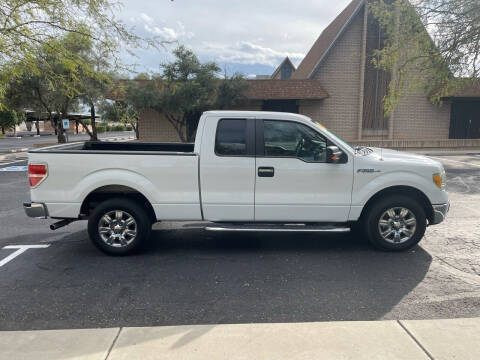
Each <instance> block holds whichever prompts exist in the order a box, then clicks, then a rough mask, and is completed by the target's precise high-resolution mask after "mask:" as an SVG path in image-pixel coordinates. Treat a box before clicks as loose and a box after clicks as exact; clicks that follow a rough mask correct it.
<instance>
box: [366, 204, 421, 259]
mask: <svg viewBox="0 0 480 360" xmlns="http://www.w3.org/2000/svg"><path fill="white" fill-rule="evenodd" d="M364 225H365V232H366V235H367V238H368V240H369V241H370V243H372V244H373V245H374V246H375V247H376V248H379V249H382V250H389V251H402V250H407V249H410V248H411V247H413V246H415V245H416V244H417V243H418V242H419V241H420V240H421V239H422V237H423V235H424V234H425V229H426V226H427V220H426V215H425V210H424V209H423V207H422V206H421V205H420V204H419V203H418V202H417V201H415V200H414V199H411V198H409V197H406V196H401V195H398V196H389V197H386V198H385V199H381V200H379V201H378V202H376V203H375V204H374V205H373V206H372V207H370V209H368V213H367V214H366V216H365V224H364Z"/></svg>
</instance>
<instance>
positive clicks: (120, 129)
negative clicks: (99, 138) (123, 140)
mask: <svg viewBox="0 0 480 360" xmlns="http://www.w3.org/2000/svg"><path fill="white" fill-rule="evenodd" d="M114 129H115V131H125V126H123V125H115V127H114Z"/></svg>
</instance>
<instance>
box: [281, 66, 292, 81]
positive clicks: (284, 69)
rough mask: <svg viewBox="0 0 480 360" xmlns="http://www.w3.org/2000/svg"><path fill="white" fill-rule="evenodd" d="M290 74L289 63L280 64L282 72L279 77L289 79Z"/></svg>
mask: <svg viewBox="0 0 480 360" xmlns="http://www.w3.org/2000/svg"><path fill="white" fill-rule="evenodd" d="M291 76H292V68H291V67H290V65H289V64H287V63H285V64H283V66H282V73H281V79H282V80H285V79H290V77H291Z"/></svg>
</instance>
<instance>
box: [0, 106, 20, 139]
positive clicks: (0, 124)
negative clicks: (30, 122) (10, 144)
mask: <svg viewBox="0 0 480 360" xmlns="http://www.w3.org/2000/svg"><path fill="white" fill-rule="evenodd" d="M17 124H18V117H17V113H16V112H15V111H13V110H8V109H3V110H0V128H1V129H2V134H3V135H5V130H8V129H10V128H15V126H16V125H17Z"/></svg>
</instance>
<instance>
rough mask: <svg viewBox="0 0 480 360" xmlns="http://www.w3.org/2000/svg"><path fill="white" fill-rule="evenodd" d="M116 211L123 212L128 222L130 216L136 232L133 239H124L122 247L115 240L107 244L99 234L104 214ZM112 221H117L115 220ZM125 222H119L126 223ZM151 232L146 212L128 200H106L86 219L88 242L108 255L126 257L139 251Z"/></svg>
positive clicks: (150, 223) (149, 220)
mask: <svg viewBox="0 0 480 360" xmlns="http://www.w3.org/2000/svg"><path fill="white" fill-rule="evenodd" d="M116 210H119V211H121V212H123V219H125V220H128V219H129V216H131V217H132V218H133V219H134V221H135V224H134V225H135V226H134V230H135V231H136V235H135V237H133V236H130V237H129V238H128V239H125V244H123V245H122V244H120V241H116V240H115V242H114V243H111V244H108V243H107V242H106V241H105V240H103V239H102V235H101V234H100V229H99V227H100V221H101V220H102V218H103V217H104V216H105V215H106V214H108V213H110V212H114V211H116ZM119 219H120V217H119ZM113 220H114V221H117V218H115V219H113ZM125 220H121V221H123V222H124V223H126V221H125ZM102 221H104V220H102ZM102 224H105V223H102ZM130 226H133V225H130ZM124 227H125V228H126V225H124ZM127 230H128V229H127ZM151 230H152V222H151V219H150V216H149V215H148V213H147V211H145V209H143V208H142V207H141V205H140V204H138V203H137V202H135V201H132V200H129V199H121V198H113V199H110V200H106V201H104V202H102V203H100V204H99V205H98V206H97V207H95V209H93V211H92V212H91V214H90V217H89V219H88V234H89V236H90V240H91V241H92V242H93V244H94V245H95V246H96V247H97V248H98V249H100V250H101V251H103V252H104V253H106V254H109V255H127V254H131V253H133V252H135V251H137V250H139V249H140V248H141V246H143V245H144V244H145V243H146V241H147V240H148V238H149V236H150V232H151ZM111 233H113V231H112V232H110V234H111ZM127 236H128V235H127ZM105 237H108V236H107V234H105ZM132 238H133V239H132ZM128 241H130V242H128ZM127 242H128V243H127Z"/></svg>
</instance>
